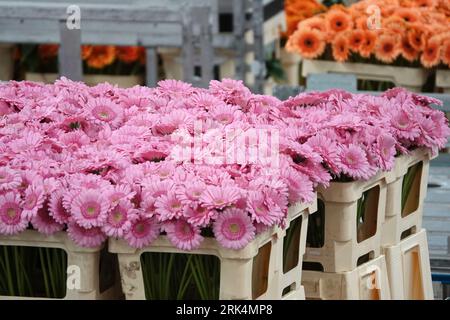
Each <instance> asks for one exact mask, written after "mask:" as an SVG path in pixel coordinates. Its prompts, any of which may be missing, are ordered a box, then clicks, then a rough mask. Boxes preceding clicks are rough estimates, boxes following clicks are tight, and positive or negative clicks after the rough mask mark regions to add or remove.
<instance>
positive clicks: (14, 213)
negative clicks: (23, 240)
mask: <svg viewBox="0 0 450 320" xmlns="http://www.w3.org/2000/svg"><path fill="white" fill-rule="evenodd" d="M27 226H28V220H27V219H26V218H25V217H24V216H23V214H22V209H21V208H20V196H19V195H18V194H14V193H13V192H8V193H6V194H3V195H0V234H5V235H13V234H17V233H19V232H21V231H23V230H25V229H26V228H27Z"/></svg>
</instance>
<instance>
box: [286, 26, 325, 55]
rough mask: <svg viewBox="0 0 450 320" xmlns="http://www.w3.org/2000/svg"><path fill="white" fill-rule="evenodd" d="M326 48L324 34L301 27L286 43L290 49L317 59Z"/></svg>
mask: <svg viewBox="0 0 450 320" xmlns="http://www.w3.org/2000/svg"><path fill="white" fill-rule="evenodd" d="M325 48H326V42H325V40H324V38H323V34H322V33H321V32H320V31H318V30H314V29H299V30H297V31H296V32H295V33H294V34H293V35H292V36H291V37H290V38H289V41H288V43H287V45H286V49H288V50H289V51H296V52H298V53H299V54H300V55H302V56H303V57H304V58H307V59H315V58H317V57H319V56H321V55H322V54H323V53H324V51H325Z"/></svg>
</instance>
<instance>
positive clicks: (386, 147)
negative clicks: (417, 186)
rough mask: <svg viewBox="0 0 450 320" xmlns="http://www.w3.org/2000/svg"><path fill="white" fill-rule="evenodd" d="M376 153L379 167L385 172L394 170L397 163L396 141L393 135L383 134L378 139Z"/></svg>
mask: <svg viewBox="0 0 450 320" xmlns="http://www.w3.org/2000/svg"><path fill="white" fill-rule="evenodd" d="M376 151H377V155H378V157H379V161H378V162H379V166H380V168H381V169H383V170H385V171H389V170H391V169H392V168H393V166H394V162H395V153H396V150H395V139H394V138H393V137H392V136H391V135H387V134H382V135H379V136H378V138H377V143H376Z"/></svg>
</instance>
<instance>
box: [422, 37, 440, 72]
mask: <svg viewBox="0 0 450 320" xmlns="http://www.w3.org/2000/svg"><path fill="white" fill-rule="evenodd" d="M441 49H442V48H441V39H440V38H439V37H432V38H430V39H429V40H428V41H427V44H426V45H425V49H424V50H423V53H422V56H421V57H420V62H422V64H423V66H424V67H426V68H432V67H434V66H436V65H438V64H439V63H440V61H441Z"/></svg>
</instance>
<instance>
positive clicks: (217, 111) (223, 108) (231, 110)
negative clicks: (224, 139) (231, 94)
mask: <svg viewBox="0 0 450 320" xmlns="http://www.w3.org/2000/svg"><path fill="white" fill-rule="evenodd" d="M240 113H241V112H240V111H239V110H238V107H237V106H231V105H226V104H220V105H218V106H216V107H214V108H213V109H212V110H210V112H209V114H210V116H211V117H212V118H213V119H214V120H216V121H218V122H220V123H221V124H224V125H226V124H230V123H232V122H233V121H234V120H236V119H237V118H238V117H239V115H240Z"/></svg>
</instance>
